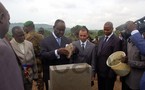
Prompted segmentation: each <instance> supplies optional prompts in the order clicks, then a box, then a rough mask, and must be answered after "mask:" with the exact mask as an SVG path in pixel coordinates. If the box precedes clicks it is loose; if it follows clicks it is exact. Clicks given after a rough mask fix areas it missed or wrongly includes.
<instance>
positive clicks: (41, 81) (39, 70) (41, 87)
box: [36, 58, 44, 90]
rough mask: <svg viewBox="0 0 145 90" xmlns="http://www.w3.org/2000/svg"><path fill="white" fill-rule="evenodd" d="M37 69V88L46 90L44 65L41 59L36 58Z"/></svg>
mask: <svg viewBox="0 0 145 90" xmlns="http://www.w3.org/2000/svg"><path fill="white" fill-rule="evenodd" d="M36 63H37V68H38V80H37V87H38V90H44V82H43V77H42V73H43V72H42V71H43V70H42V63H41V60H40V59H39V58H36Z"/></svg>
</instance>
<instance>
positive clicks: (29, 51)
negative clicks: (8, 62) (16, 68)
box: [10, 38, 37, 80]
mask: <svg viewBox="0 0 145 90" xmlns="http://www.w3.org/2000/svg"><path fill="white" fill-rule="evenodd" d="M10 43H11V45H12V47H13V49H14V51H15V53H16V54H17V56H18V58H19V60H20V62H21V64H22V65H25V64H26V65H32V67H31V69H32V71H30V76H31V77H30V78H31V80H32V79H34V78H35V79H36V78H37V65H36V59H35V54H34V49H33V45H32V43H31V42H29V41H27V40H24V52H25V53H23V52H22V51H21V50H20V48H19V46H18V43H17V42H16V41H15V40H14V38H13V39H12V40H11V41H10Z"/></svg>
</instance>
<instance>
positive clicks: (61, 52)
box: [57, 48, 69, 55]
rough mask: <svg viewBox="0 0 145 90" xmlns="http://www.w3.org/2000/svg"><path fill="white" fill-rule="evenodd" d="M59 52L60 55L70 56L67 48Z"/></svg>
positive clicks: (60, 49)
mask: <svg viewBox="0 0 145 90" xmlns="http://www.w3.org/2000/svg"><path fill="white" fill-rule="evenodd" d="M57 52H58V54H59V55H68V54H69V52H68V50H66V49H65V48H59V49H58V50H57Z"/></svg>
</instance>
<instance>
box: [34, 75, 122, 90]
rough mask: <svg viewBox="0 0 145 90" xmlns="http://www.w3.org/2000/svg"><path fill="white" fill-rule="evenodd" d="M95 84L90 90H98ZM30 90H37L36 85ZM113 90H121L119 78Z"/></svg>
mask: <svg viewBox="0 0 145 90" xmlns="http://www.w3.org/2000/svg"><path fill="white" fill-rule="evenodd" d="M94 82H95V84H94V86H93V87H92V90H98V88H97V80H95V81H94ZM32 90H37V88H36V83H34V84H33V89H32ZM44 90H45V89H44ZM114 90H121V82H120V80H119V77H117V80H116V82H115V87H114Z"/></svg>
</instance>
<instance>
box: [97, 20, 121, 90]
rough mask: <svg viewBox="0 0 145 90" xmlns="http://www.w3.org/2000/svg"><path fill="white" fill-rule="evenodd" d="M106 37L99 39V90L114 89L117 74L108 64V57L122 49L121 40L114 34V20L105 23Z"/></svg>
mask: <svg viewBox="0 0 145 90" xmlns="http://www.w3.org/2000/svg"><path fill="white" fill-rule="evenodd" d="M104 35H105V36H104V37H102V38H101V39H100V40H99V45H98V52H97V61H96V71H97V76H98V88H99V90H113V88H114V82H115V80H116V74H115V73H114V71H113V70H112V69H111V68H110V67H108V66H107V65H106V61H107V58H108V57H109V56H110V55H111V54H112V53H114V52H116V51H119V50H120V49H121V40H120V39H119V38H118V37H116V36H115V35H114V34H113V24H112V22H106V23H105V24H104Z"/></svg>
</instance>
